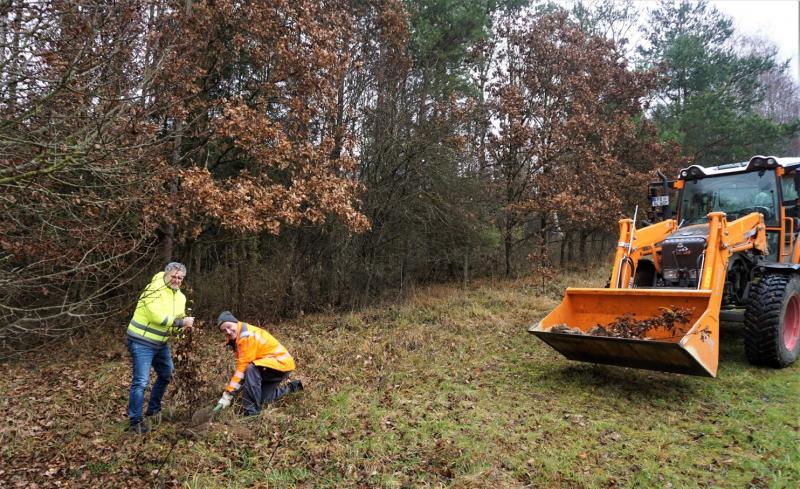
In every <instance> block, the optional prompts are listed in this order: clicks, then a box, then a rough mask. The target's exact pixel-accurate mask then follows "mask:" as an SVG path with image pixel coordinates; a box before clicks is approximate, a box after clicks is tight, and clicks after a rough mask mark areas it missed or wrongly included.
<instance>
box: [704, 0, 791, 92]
mask: <svg viewBox="0 0 800 489" xmlns="http://www.w3.org/2000/svg"><path fill="white" fill-rule="evenodd" d="M709 3H711V4H712V5H714V6H715V7H717V10H719V11H721V12H724V13H725V14H727V15H729V16H731V17H732V18H733V21H734V23H735V27H736V31H737V32H739V33H741V34H755V35H758V36H763V37H766V38H767V39H770V40H771V41H772V42H774V43H775V44H776V45H777V46H778V49H779V50H780V51H779V56H780V58H781V59H787V58H791V60H792V65H791V72H792V74H793V75H794V77H795V79H796V80H800V62H799V61H798V58H799V57H800V8H799V7H800V1H798V0H713V1H711V2H709Z"/></svg>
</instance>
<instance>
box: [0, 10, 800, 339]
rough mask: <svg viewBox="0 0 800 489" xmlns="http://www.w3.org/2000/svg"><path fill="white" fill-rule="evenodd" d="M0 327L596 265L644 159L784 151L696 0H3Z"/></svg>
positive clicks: (789, 117)
mask: <svg viewBox="0 0 800 489" xmlns="http://www.w3.org/2000/svg"><path fill="white" fill-rule="evenodd" d="M0 21H1V22H2V23H1V24H0V30H1V31H0V42H2V46H0V115H1V119H0V188H2V194H1V196H0V202H1V204H0V205H2V220H1V221H0V343H2V346H3V347H4V348H5V349H12V350H13V349H19V348H21V347H22V345H24V344H26V343H28V342H31V341H40V340H42V339H47V338H52V337H58V336H62V335H64V334H68V333H70V332H72V331H74V330H76V329H77V328H80V327H83V326H87V325H92V326H95V327H108V328H111V327H120V328H121V327H122V326H124V324H123V323H124V322H125V320H126V316H128V315H129V314H130V312H131V310H132V307H133V304H134V302H135V296H136V294H137V293H138V291H139V289H140V288H141V286H142V285H143V284H144V283H146V281H147V280H148V279H149V277H150V276H151V275H152V274H153V273H155V272H156V271H158V270H159V269H161V268H162V267H163V266H164V264H165V263H166V262H168V261H173V260H176V261H182V262H184V263H186V264H187V266H188V268H189V273H188V280H187V285H188V287H189V289H190V290H189V293H188V294H187V295H188V296H189V297H190V298H191V299H193V300H194V304H195V313H196V314H198V315H200V316H201V317H206V316H211V315H212V314H214V312H216V311H217V309H219V308H220V307H223V306H224V307H225V308H230V309H232V310H235V311H239V312H241V314H242V315H243V316H245V317H251V316H256V317H261V318H276V317H281V316H288V315H292V314H297V313H301V312H309V311H315V310H326V309H335V308H341V307H357V306H360V305H363V304H366V303H369V302H370V301H374V300H379V299H381V298H383V297H386V296H390V295H392V294H397V293H400V292H402V291H403V289H404V288H405V287H407V286H408V285H410V284H414V283H419V282H429V281H441V280H458V281H460V280H468V279H469V278H472V277H478V276H486V275H498V276H503V275H514V274H518V273H524V272H529V271H531V270H538V271H540V272H541V273H544V274H547V273H549V271H550V270H552V269H553V267H558V266H564V265H567V264H569V263H581V264H585V263H587V262H592V261H593V260H596V259H597V257H598V256H602V255H603V254H604V253H605V252H606V251H609V250H610V243H611V240H612V239H613V238H614V235H615V234H616V231H617V224H616V223H617V220H618V219H619V218H620V217H622V216H623V215H628V216H630V215H631V214H632V212H633V209H634V208H635V206H636V205H640V206H643V205H646V201H644V197H645V187H646V184H647V182H648V181H650V180H652V179H653V178H654V177H655V170H657V169H660V170H662V171H664V172H665V173H667V174H674V172H675V170H676V169H677V168H679V167H680V166H681V165H685V164H687V163H689V162H696V163H700V164H713V163H721V162H729V161H742V160H745V159H748V158H749V157H750V156H752V155H754V154H776V155H789V154H794V155H797V154H800V145H799V144H798V139H797V134H798V125H799V124H798V118H799V117H800V95H799V94H800V90H798V84H797V81H796V80H795V79H794V78H792V76H791V74H790V72H789V67H788V61H787V60H782V59H781V58H780V57H779V56H778V54H777V53H778V51H777V47H776V46H774V45H772V44H771V43H770V42H768V41H766V40H764V39H758V38H747V37H744V36H742V35H741V34H740V33H737V32H736V31H735V30H734V28H733V24H732V21H731V19H730V18H728V17H726V16H725V15H723V14H722V13H720V12H719V11H717V10H716V9H714V8H713V7H712V6H710V5H708V4H707V2H705V1H683V2H671V1H668V2H661V3H653V4H650V5H648V6H647V9H646V10H638V9H637V8H636V7H635V6H634V4H633V3H632V2H630V1H628V2H626V1H621V0H619V1H615V0H600V1H595V2H588V1H587V2H580V1H578V2H561V3H549V2H535V1H528V2H526V1H523V0H406V1H402V0H314V1H312V0H292V1H259V2H246V1H235V0H216V1H210V0H208V1H200V0H174V1H170V0H150V1H144V0H128V1H125V2H107V1H103V0H40V1H36V2H33V1H22V0H3V1H0Z"/></svg>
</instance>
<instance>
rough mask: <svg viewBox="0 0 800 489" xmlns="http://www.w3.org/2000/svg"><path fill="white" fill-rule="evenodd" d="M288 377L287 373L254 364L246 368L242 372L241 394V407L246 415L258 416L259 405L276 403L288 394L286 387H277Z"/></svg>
mask: <svg viewBox="0 0 800 489" xmlns="http://www.w3.org/2000/svg"><path fill="white" fill-rule="evenodd" d="M288 377H289V372H280V371H278V370H275V369H271V368H267V367H259V366H257V365H255V364H252V363H251V364H250V365H248V366H247V370H245V371H244V393H243V394H242V407H244V413H245V414H246V415H253V414H258V413H259V411H261V404H263V403H265V402H273V401H277V400H278V399H280V398H281V397H283V396H285V395H286V393H287V392H289V388H288V387H286V386H283V387H278V386H279V385H280V383H281V382H283V381H284V380H285V379H286V378H288Z"/></svg>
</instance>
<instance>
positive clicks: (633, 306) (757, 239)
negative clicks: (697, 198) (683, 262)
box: [529, 212, 767, 377]
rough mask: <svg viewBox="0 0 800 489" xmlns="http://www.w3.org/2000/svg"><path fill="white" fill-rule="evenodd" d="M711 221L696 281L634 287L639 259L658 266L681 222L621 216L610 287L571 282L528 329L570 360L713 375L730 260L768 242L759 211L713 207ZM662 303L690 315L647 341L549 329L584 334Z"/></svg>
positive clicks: (652, 311)
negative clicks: (638, 224) (639, 223)
mask: <svg viewBox="0 0 800 489" xmlns="http://www.w3.org/2000/svg"><path fill="white" fill-rule="evenodd" d="M707 223H708V231H707V236H706V237H705V238H704V239H705V247H704V249H703V251H702V253H701V254H700V255H699V258H698V261H697V263H698V267H697V269H696V270H695V272H694V273H695V275H696V277H694V279H695V281H696V283H697V285H696V287H694V288H686V287H684V288H677V287H674V288H669V287H662V288H657V287H652V288H646V287H637V286H636V283H635V281H634V277H636V276H637V268H638V267H639V264H640V260H641V259H642V258H645V257H647V260H645V261H648V262H649V266H653V267H655V271H656V272H661V270H660V267H661V260H660V258H659V257H660V256H661V252H662V249H661V243H662V242H664V240H665V239H666V238H667V237H669V236H670V235H671V234H673V233H674V232H675V231H676V230H677V229H678V222H677V220H675V219H668V220H665V221H662V222H659V223H657V224H653V225H651V226H648V227H645V228H642V229H638V230H635V229H634V223H633V221H632V220H631V219H622V220H620V222H619V227H620V237H619V242H618V244H617V250H616V256H615V258H614V268H613V271H612V274H611V279H610V281H609V286H608V288H603V289H592V288H568V289H567V290H566V295H565V297H564V300H563V302H562V303H561V305H559V306H558V307H557V308H556V309H555V310H553V311H552V312H551V313H550V314H548V315H547V316H545V318H544V319H542V320H541V321H540V322H539V323H538V324H536V325H535V326H533V327H531V328H530V329H529V331H530V332H531V333H533V334H535V335H536V336H538V337H539V338H541V339H542V340H544V341H545V342H547V343H548V344H549V345H551V346H552V347H553V348H555V349H556V350H558V351H559V352H561V353H562V354H563V355H564V356H566V357H567V358H569V359H572V360H580V361H586V362H594V363H604V364H611V365H620V366H627V367H635V368H644V369H651V370H662V371H667V372H677V373H683V374H692V375H703V376H710V377H715V376H716V374H717V360H718V356H719V322H720V321H719V316H720V305H721V302H722V296H723V287H724V285H725V281H726V273H727V269H728V261H729V259H730V257H731V256H732V255H733V254H735V253H738V252H742V251H745V250H751V252H752V253H755V254H760V255H763V254H766V253H767V240H766V234H765V225H764V218H763V216H762V214H761V213H758V212H752V213H749V214H747V215H745V216H743V217H741V218H738V219H736V220H734V221H732V222H728V220H727V218H726V213H725V212H711V213H709V214H707ZM650 264H651V265H650ZM664 308H667V309H676V308H681V309H683V310H687V311H690V318H689V321H688V322H687V323H686V324H685V326H684V327H682V328H681V327H679V328H678V329H677V330H674V331H667V330H659V329H654V330H653V331H652V332H651V333H650V334H649V335H648V339H630V338H616V337H608V336H589V335H585V334H574V333H561V332H553V331H551V329H552V328H553V327H554V326H557V325H566V326H568V327H569V328H576V329H578V330H580V331H582V332H584V333H586V332H587V331H588V330H589V329H590V328H592V327H594V326H596V325H601V326H604V325H608V324H609V323H611V322H613V321H614V320H616V319H617V318H619V317H621V316H623V315H626V314H629V315H631V316H632V318H633V319H634V320H637V321H640V320H645V319H648V318H653V317H656V316H657V315H658V314H659V313H660V312H661V311H663V310H664Z"/></svg>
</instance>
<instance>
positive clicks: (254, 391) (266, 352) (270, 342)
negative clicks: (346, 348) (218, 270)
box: [217, 311, 303, 416]
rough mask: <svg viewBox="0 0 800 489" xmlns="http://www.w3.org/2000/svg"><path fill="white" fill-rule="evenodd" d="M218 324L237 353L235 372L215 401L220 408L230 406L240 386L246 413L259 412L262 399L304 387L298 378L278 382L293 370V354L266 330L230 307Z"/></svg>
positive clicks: (268, 399)
mask: <svg viewBox="0 0 800 489" xmlns="http://www.w3.org/2000/svg"><path fill="white" fill-rule="evenodd" d="M217 326H219V329H220V331H221V332H222V333H223V334H224V335H225V337H226V338H228V344H229V345H231V346H233V348H234V351H235V353H236V372H234V374H233V377H231V380H230V382H228V385H227V386H226V387H225V392H224V393H223V394H222V397H221V398H220V400H219V402H218V403H217V404H218V406H219V408H220V409H224V408H226V407H228V406H230V405H231V400H232V399H233V395H234V394H235V393H236V392H238V391H239V389H241V388H242V387H244V394H243V395H242V407H243V408H244V413H245V415H246V416H252V415H255V414H258V413H259V412H260V411H261V405H262V404H263V403H267V402H273V401H276V400H278V399H280V398H281V397H283V396H284V395H286V394H287V393H289V392H297V391H301V390H303V383H302V382H300V381H299V380H293V381H291V382H289V383H288V384H286V385H284V386H281V385H280V384H281V382H283V381H284V380H285V379H287V378H288V377H289V375H290V374H291V372H292V371H293V370H294V367H295V365H294V358H292V356H291V355H290V354H289V352H288V351H287V350H286V348H284V346H283V345H281V344H280V343H279V342H278V340H276V339H275V337H273V336H272V335H271V334H269V333H268V332H267V331H266V330H264V329H261V328H259V327H256V326H253V325H252V324H247V323H243V322H241V321H239V320H238V319H236V318H235V317H234V316H233V314H231V312H230V311H223V312H222V313H221V314H220V315H219V318H217Z"/></svg>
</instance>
